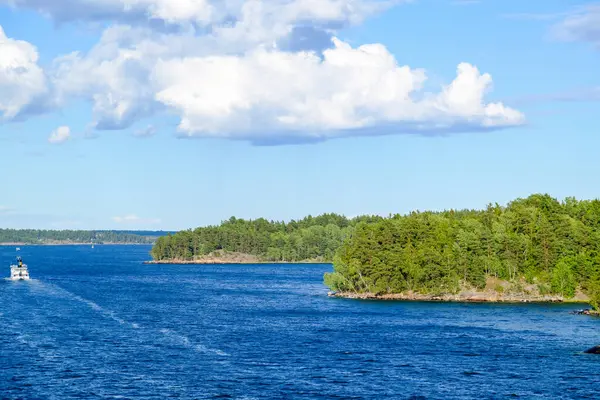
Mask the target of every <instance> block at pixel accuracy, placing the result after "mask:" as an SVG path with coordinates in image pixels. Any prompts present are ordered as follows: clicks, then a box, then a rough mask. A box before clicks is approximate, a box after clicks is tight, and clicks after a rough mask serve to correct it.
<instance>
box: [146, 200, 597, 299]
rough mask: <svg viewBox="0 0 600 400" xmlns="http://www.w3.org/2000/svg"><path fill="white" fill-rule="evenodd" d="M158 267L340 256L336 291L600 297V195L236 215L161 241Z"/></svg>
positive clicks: (329, 280)
mask: <svg viewBox="0 0 600 400" xmlns="http://www.w3.org/2000/svg"><path fill="white" fill-rule="evenodd" d="M151 255H152V257H153V261H152V262H155V263H198V264H202V263H228V262H232V263H235V262H240V263H244V262H253V263H254V262H277V263H279V262H307V261H315V262H333V272H332V273H326V274H325V276H324V282H325V284H326V285H327V286H328V287H329V288H330V289H331V290H332V293H331V295H332V296H337V297H345V298H362V299H402V300H436V301H437V300H439V301H498V302H500V301H523V302H527V301H578V302H587V303H589V304H591V305H592V306H593V307H594V308H598V305H599V303H600V200H582V201H579V200H576V199H575V198H572V197H569V198H566V199H565V200H564V201H558V200H557V199H555V198H553V197H551V196H549V195H547V194H534V195H532V196H529V197H528V198H525V199H522V198H520V199H516V200H514V201H512V202H510V203H509V204H507V205H506V206H500V205H498V204H489V205H488V206H487V207H486V208H485V209H484V210H446V211H440V212H431V211H425V212H421V211H415V212H411V213H410V214H407V215H399V214H397V215H392V216H389V217H385V218H384V217H379V216H361V217H356V218H352V219H349V218H346V217H344V216H341V215H337V214H323V215H320V216H317V217H312V216H309V217H306V218H304V219H302V220H299V221H290V222H287V223H286V222H274V221H267V220H265V219H257V220H251V221H248V220H243V219H237V218H234V217H232V218H230V219H229V220H227V221H224V222H223V223H222V224H221V225H219V226H209V227H201V228H197V229H195V230H186V231H182V232H178V233H176V234H174V235H171V234H169V235H166V236H163V237H160V238H158V239H157V240H156V243H155V245H154V247H153V248H152V251H151Z"/></svg>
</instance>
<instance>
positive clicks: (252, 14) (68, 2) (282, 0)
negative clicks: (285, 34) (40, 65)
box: [0, 0, 401, 30]
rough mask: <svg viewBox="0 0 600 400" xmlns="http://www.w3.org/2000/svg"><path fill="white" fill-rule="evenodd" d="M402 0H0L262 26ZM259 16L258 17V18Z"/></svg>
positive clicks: (347, 18) (58, 16) (68, 11)
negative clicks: (273, 21)
mask: <svg viewBox="0 0 600 400" xmlns="http://www.w3.org/2000/svg"><path fill="white" fill-rule="evenodd" d="M400 1H401V0H52V1H48V0H0V4H8V5H11V6H13V7H25V8H30V9H33V10H36V11H38V12H40V13H43V14H44V15H47V16H50V17H52V18H54V19H55V20H57V21H60V22H65V21H74V20H83V21H105V20H112V21H117V22H119V23H127V24H143V25H149V24H151V23H152V22H155V24H154V25H153V26H155V27H156V26H157V24H156V22H159V23H162V24H163V25H190V24H191V25H193V26H196V27H206V26H213V25H219V26H222V25H224V24H226V25H227V26H228V27H231V26H238V27H239V28H244V29H245V30H248V28H253V27H254V25H261V26H262V28H266V26H264V22H265V21H266V20H267V19H271V20H275V19H278V20H279V21H282V22H283V23H286V22H289V21H312V22H313V23H315V22H316V23H320V22H326V23H330V22H332V21H334V22H358V21H360V20H362V18H364V17H365V15H366V14H368V13H371V12H375V11H377V10H380V9H381V8H383V7H386V6H389V5H390V4H393V3H398V2H400ZM257 18H258V19H257Z"/></svg>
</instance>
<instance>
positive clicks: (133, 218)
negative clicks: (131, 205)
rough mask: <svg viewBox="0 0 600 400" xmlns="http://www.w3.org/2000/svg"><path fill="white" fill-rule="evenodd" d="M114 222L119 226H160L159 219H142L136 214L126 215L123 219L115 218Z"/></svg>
mask: <svg viewBox="0 0 600 400" xmlns="http://www.w3.org/2000/svg"><path fill="white" fill-rule="evenodd" d="M112 220H113V221H114V222H116V223H117V224H128V225H141V224H159V223H160V222H161V220H160V219H158V218H140V217H138V216H137V215H135V214H129V215H125V216H123V217H113V218H112Z"/></svg>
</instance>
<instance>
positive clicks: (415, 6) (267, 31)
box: [0, 0, 600, 229]
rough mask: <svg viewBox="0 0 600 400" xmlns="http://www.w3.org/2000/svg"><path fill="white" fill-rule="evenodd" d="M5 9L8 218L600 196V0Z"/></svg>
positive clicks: (31, 220) (151, 0)
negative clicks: (537, 195) (539, 195)
mask: <svg viewBox="0 0 600 400" xmlns="http://www.w3.org/2000/svg"><path fill="white" fill-rule="evenodd" d="M9 3H12V2H9V1H7V0H0V27H2V30H3V32H4V33H3V34H0V167H1V168H2V170H3V172H4V173H3V174H2V180H1V181H0V183H1V186H2V188H3V189H2V190H0V226H1V227H10V228H52V229H62V228H69V229H71V228H74V229H134V228H137V229H183V228H189V227H196V226H200V225H206V224H215V223H219V222H220V221H221V220H223V219H226V218H228V217H229V216H232V215H235V216H238V217H242V218H257V217H266V218H269V219H277V220H289V219H293V218H301V217H303V216H305V215H307V214H313V215H315V214H319V213H323V212H338V213H342V214H345V215H348V216H353V215H358V214H384V215H385V214H388V213H397V212H399V213H405V212H409V211H411V210H415V209H420V210H424V209H436V210H439V209H446V208H480V207H484V206H485V204H487V203H489V202H499V203H505V202H507V201H510V200H512V199H514V198H516V197H523V196H527V195H529V194H531V193H536V192H545V193H550V194H551V195H553V196H556V197H558V198H564V197H566V196H576V197H578V198H598V197H600V185H598V183H600V182H599V178H598V176H600V162H598V161H597V155H596V154H597V149H598V147H599V145H600V143H599V142H600V137H599V135H598V134H599V133H600V132H598V123H597V116H598V115H600V113H599V112H600V107H599V106H600V73H599V72H598V71H600V30H599V29H598V26H600V3H599V2H594V1H587V2H586V1H571V0H560V1H559V0H547V1H544V2H541V1H540V2H523V1H516V0H507V1H502V2H500V1H493V0H481V1H452V0H413V1H409V2H402V1H397V2H391V3H390V2H385V3H383V2H379V1H372V0H323V1H319V2H312V1H311V0H271V1H266V0H263V1H259V0H253V1H250V0H228V1H221V2H213V1H211V0H177V1H166V0H105V1H100V0H89V1H87V0H86V1H83V0H75V1H72V2H63V1H56V2H51V3H50V2H49V3H48V5H43V2H38V1H35V0H17V1H15V2H14V4H16V5H12V6H10V5H8V4H9ZM67 3H69V4H68V5H67ZM40 4H42V6H40ZM364 45H370V46H366V47H365V46H364ZM459 66H460V67H459ZM486 74H489V75H486Z"/></svg>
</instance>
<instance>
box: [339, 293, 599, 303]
mask: <svg viewBox="0 0 600 400" xmlns="http://www.w3.org/2000/svg"><path fill="white" fill-rule="evenodd" d="M328 296H329V297H336V298H343V299H355V300H388V301H389V300H402V301H432V302H459V303H565V302H568V303H587V299H585V298H574V299H564V298H563V297H561V296H532V295H527V294H496V293H486V292H461V293H458V294H442V295H430V294H420V293H394V294H374V293H353V292H329V293H328Z"/></svg>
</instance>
